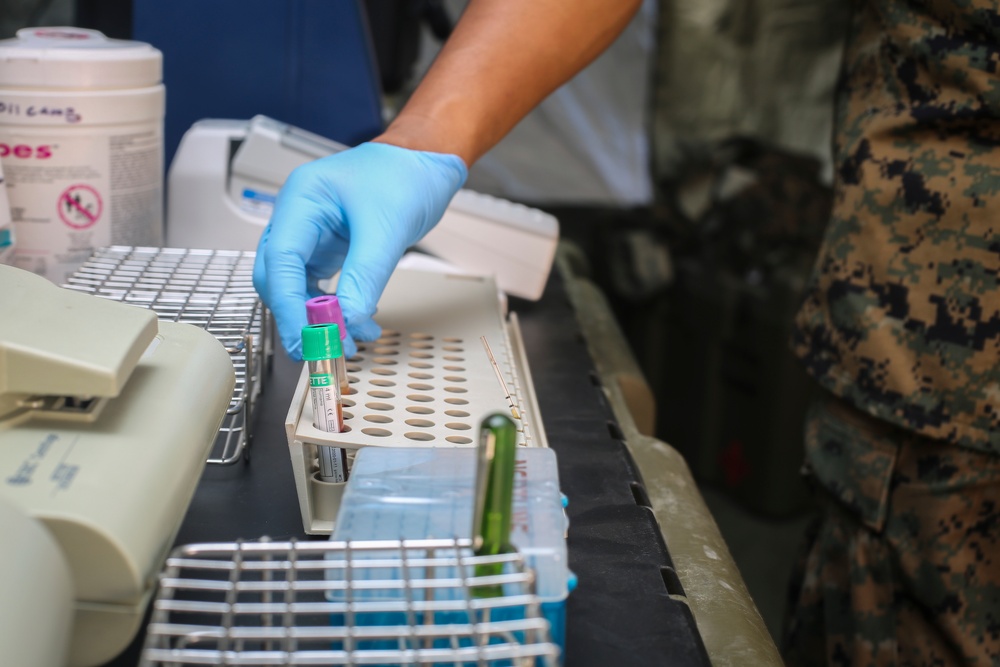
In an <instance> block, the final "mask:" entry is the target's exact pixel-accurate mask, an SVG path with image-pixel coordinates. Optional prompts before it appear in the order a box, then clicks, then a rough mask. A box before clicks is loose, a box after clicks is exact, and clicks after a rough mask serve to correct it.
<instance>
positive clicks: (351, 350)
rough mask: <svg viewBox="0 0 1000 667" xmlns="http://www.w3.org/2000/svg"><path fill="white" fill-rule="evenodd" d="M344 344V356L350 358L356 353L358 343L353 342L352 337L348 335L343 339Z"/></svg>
mask: <svg viewBox="0 0 1000 667" xmlns="http://www.w3.org/2000/svg"><path fill="white" fill-rule="evenodd" d="M342 342H343V344H344V358H345V359H350V358H351V357H353V356H355V355H356V354H357V353H358V344H357V343H355V342H354V339H353V338H351V336H350V335H348V336H347V337H346V338H345V339H344V340H343V341H342Z"/></svg>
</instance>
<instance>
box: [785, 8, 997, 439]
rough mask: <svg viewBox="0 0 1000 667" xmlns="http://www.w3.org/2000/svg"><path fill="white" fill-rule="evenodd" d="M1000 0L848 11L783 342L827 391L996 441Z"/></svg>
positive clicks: (882, 411)
mask: <svg viewBox="0 0 1000 667" xmlns="http://www.w3.org/2000/svg"><path fill="white" fill-rule="evenodd" d="M998 5H1000V3H998V2H996V1H992V2H988V1H986V0H950V1H949V0H908V1H903V0H869V1H867V2H863V3H860V4H858V5H857V6H856V7H855V15H854V18H853V21H852V26H851V33H850V35H849V37H848V42H847V47H846V51H845V55H844V66H843V72H842V78H841V84H840V91H839V94H838V102H837V114H836V133H835V140H834V159H835V164H836V166H837V171H836V175H835V183H834V193H835V201H834V208H833V214H832V218H831V222H830V224H829V226H828V228H827V232H826V236H825V239H824V246H823V248H822V250H821V251H820V254H819V257H818V260H817V265H816V270H815V273H814V279H813V282H812V284H811V286H810V288H809V290H808V293H807V296H806V299H805V302H804V305H803V307H802V309H801V310H800V312H799V315H798V317H797V321H796V329H797V331H796V333H795V334H794V336H793V346H794V349H795V351H796V353H797V354H798V355H799V356H800V357H801V358H803V359H804V361H805V363H806V366H807V369H808V371H809V372H810V373H811V374H812V375H813V376H814V377H816V378H817V379H818V380H819V382H820V383H821V384H822V385H823V386H824V387H826V388H827V389H828V390H830V391H831V392H833V393H834V394H836V395H838V396H841V397H843V398H844V399H846V400H848V401H850V402H851V403H852V404H854V405H855V406H857V407H858V408H860V409H862V410H864V411H866V412H868V413H869V414H872V415H875V416H877V417H879V418H881V419H884V420H887V421H889V422H891V423H894V424H897V425H899V426H902V427H905V428H907V429H909V430H911V431H914V432H918V433H921V434H923V435H926V436H928V437H931V438H936V439H939V440H940V441H942V442H944V443H951V444H955V445H959V446H963V447H969V448H974V449H977V450H981V451H991V452H1000V289H998V284H997V283H998V274H1000V69H998V68H1000V6H998Z"/></svg>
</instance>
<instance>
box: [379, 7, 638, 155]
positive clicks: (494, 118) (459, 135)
mask: <svg viewBox="0 0 1000 667" xmlns="http://www.w3.org/2000/svg"><path fill="white" fill-rule="evenodd" d="M639 4H641V0H472V1H471V2H470V3H469V6H468V8H467V9H466V11H465V13H464V14H463V15H462V18H461V20H460V21H459V23H458V25H457V26H456V27H455V31H454V33H453V34H452V36H451V37H450V38H449V39H448V42H447V43H446V44H445V46H444V48H443V49H442V50H441V53H440V55H439V56H438V57H437V59H436V60H435V62H434V65H433V66H432V67H431V69H430V71H429V72H428V73H427V75H426V76H425V77H424V79H423V81H422V82H421V83H420V86H419V87H418V88H417V90H416V91H414V93H413V96H412V97H411V98H410V100H409V101H408V102H407V104H406V106H405V107H404V108H403V110H402V111H401V112H400V114H399V115H398V116H397V117H396V119H395V120H394V121H393V122H392V124H391V125H390V126H389V128H388V129H387V130H386V131H385V133H383V134H382V135H381V136H380V137H379V138H378V139H377V141H383V142H386V143H392V144H396V145H399V146H405V147H407V148H415V149H419V150H428V151H434V152H439V153H453V154H455V155H458V156H459V157H461V158H462V159H463V160H464V161H465V163H466V164H468V165H471V164H473V163H474V162H475V161H476V160H478V159H479V158H480V157H482V155H483V154H484V153H485V152H486V151H488V150H489V149H490V148H492V147H493V145H494V144H496V143H497V142H498V141H499V140H500V139H501V138H503V136H504V135H505V134H507V132H509V131H510V130H511V128H513V127H514V125H516V124H517V122H518V121H520V120H521V119H522V118H523V117H524V116H525V115H526V114H527V113H528V112H529V111H531V109H532V108H534V107H535V105H537V104H538V103H539V102H541V101H542V100H543V99H544V98H545V97H546V96H547V95H548V94H549V93H551V92H552V91H553V90H555V89H556V88H558V87H559V86H560V85H562V84H563V83H564V82H566V81H567V80H568V79H570V78H571V77H572V76H573V75H574V74H576V73H577V72H578V71H580V70H581V69H583V68H584V67H586V65H587V64H589V63H590V62H591V61H592V60H593V59H594V58H596V57H597V56H598V55H599V54H600V53H601V52H602V51H604V49H605V48H607V46H608V45H609V44H610V43H611V42H612V41H614V39H615V37H617V36H618V34H619V33H620V32H621V31H622V30H623V29H624V28H625V26H626V25H627V24H628V22H629V20H630V19H631V17H632V15H633V14H634V13H635V11H636V9H637V8H638V6H639Z"/></svg>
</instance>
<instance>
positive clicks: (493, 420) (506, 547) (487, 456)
mask: <svg viewBox="0 0 1000 667" xmlns="http://www.w3.org/2000/svg"><path fill="white" fill-rule="evenodd" d="M477 451H478V459H477V464H476V507H475V515H474V519H473V525H472V529H473V530H472V534H473V548H474V551H475V554H476V555H477V556H495V555H498V554H505V553H510V552H512V551H513V550H514V548H513V547H512V546H511V544H510V524H511V514H512V513H513V509H512V505H513V501H514V457H515V454H516V451H517V427H516V426H515V424H514V421H513V420H512V419H511V418H510V417H508V416H507V415H505V414H503V413H499V412H498V413H496V414H492V415H489V416H488V417H486V418H485V419H483V420H482V422H480V424H479V446H478V450H477ZM502 573H503V565H502V564H499V563H497V564H489V565H477V566H476V568H475V574H476V576H477V577H485V576H494V575H499V574H502ZM472 593H473V595H475V596H476V597H497V596H499V595H502V594H503V590H502V587H501V586H499V585H491V586H478V587H475V588H473V589H472Z"/></svg>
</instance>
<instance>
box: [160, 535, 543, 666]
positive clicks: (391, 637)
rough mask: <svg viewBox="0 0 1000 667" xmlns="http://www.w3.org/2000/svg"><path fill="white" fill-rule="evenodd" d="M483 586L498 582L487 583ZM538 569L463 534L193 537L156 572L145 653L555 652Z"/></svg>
mask: <svg viewBox="0 0 1000 667" xmlns="http://www.w3.org/2000/svg"><path fill="white" fill-rule="evenodd" d="M484 591H493V593H487V594H484ZM558 659H559V647H558V646H557V645H555V644H554V643H552V642H551V641H550V639H549V622H548V621H547V620H546V619H545V618H544V617H543V616H542V614H541V610H540V601H539V599H538V598H537V596H535V595H534V575H533V573H532V572H531V570H529V569H527V568H526V567H525V566H524V563H523V561H522V559H521V557H520V556H519V555H518V554H516V553H515V554H506V555H502V556H484V557H477V556H474V555H473V554H472V551H471V545H470V542H469V540H455V539H447V540H435V539H426V540H405V541H372V542H340V541H329V542H297V541H294V540H293V541H288V542H270V541H260V542H234V543H225V544H201V545H190V546H186V547H181V548H179V549H177V550H176V551H175V552H174V553H173V554H172V555H171V557H170V558H168V560H167V563H166V566H165V568H164V571H163V573H162V575H161V577H160V590H159V595H158V597H157V600H156V601H155V603H154V608H153V615H152V619H151V621H150V624H149V627H148V630H147V634H146V643H145V646H144V649H143V656H142V661H141V665H143V666H144V667H168V666H169V667H186V666H188V665H448V666H450V667H456V666H466V665H477V666H486V665H489V666H497V667H499V666H502V665H510V666H513V667H528V666H529V665H531V666H533V665H545V666H548V667H554V666H555V665H556V664H557V663H558Z"/></svg>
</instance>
